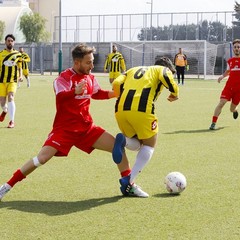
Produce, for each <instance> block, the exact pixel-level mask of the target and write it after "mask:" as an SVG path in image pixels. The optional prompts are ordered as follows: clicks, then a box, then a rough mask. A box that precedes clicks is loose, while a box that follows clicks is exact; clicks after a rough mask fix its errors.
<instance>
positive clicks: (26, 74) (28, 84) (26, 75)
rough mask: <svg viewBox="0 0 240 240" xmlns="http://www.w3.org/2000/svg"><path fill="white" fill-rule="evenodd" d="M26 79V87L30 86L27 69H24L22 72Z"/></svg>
mask: <svg viewBox="0 0 240 240" xmlns="http://www.w3.org/2000/svg"><path fill="white" fill-rule="evenodd" d="M24 76H25V78H26V80H27V87H28V88H29V87H30V77H29V70H28V69H26V71H25V74H24Z"/></svg>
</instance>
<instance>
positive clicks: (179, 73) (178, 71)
mask: <svg viewBox="0 0 240 240" xmlns="http://www.w3.org/2000/svg"><path fill="white" fill-rule="evenodd" d="M176 71H177V80H178V85H179V84H180V76H181V70H180V67H179V66H176Z"/></svg>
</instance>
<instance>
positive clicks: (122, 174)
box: [121, 169, 131, 177]
mask: <svg viewBox="0 0 240 240" xmlns="http://www.w3.org/2000/svg"><path fill="white" fill-rule="evenodd" d="M130 173H131V169H127V170H125V171H123V172H121V176H122V177H126V176H128V175H129V174H130Z"/></svg>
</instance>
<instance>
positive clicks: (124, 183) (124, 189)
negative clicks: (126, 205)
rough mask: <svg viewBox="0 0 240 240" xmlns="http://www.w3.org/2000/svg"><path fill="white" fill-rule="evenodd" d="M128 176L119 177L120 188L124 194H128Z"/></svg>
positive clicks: (129, 186) (129, 185)
mask: <svg viewBox="0 0 240 240" xmlns="http://www.w3.org/2000/svg"><path fill="white" fill-rule="evenodd" d="M129 180H130V176H126V177H122V178H120V179H119V182H120V184H121V187H120V190H121V192H122V194H123V195H124V196H128V194H129V190H130V188H131V184H130V183H129Z"/></svg>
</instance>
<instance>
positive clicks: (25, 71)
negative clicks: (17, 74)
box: [18, 47, 31, 88]
mask: <svg viewBox="0 0 240 240" xmlns="http://www.w3.org/2000/svg"><path fill="white" fill-rule="evenodd" d="M19 52H20V53H21V54H22V72H23V76H24V77H25V78H26V80H27V87H28V88H29V87H30V78H29V69H28V63H29V62H30V61H31V59H30V57H29V55H28V54H27V53H26V52H24V49H23V47H20V48H19ZM20 85H21V84H20V81H19V82H18V87H20Z"/></svg>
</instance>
